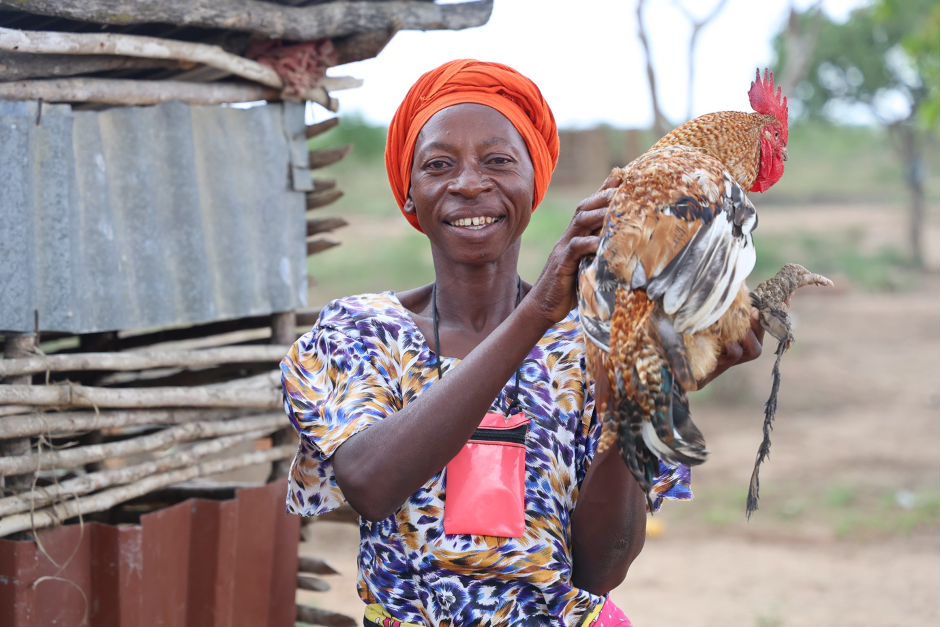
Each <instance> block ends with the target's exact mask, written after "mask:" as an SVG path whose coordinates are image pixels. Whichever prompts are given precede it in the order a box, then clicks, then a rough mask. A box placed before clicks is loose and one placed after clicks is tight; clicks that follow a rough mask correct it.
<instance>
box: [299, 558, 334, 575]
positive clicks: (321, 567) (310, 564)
mask: <svg viewBox="0 0 941 627" xmlns="http://www.w3.org/2000/svg"><path fill="white" fill-rule="evenodd" d="M297 570H298V572H301V573H313V574H315V575H339V574H340V572H339V571H338V570H336V569H335V568H334V567H333V566H331V565H330V564H328V563H327V562H326V561H325V560H324V559H322V558H320V557H311V556H309V555H301V556H300V557H299V558H298V562H297Z"/></svg>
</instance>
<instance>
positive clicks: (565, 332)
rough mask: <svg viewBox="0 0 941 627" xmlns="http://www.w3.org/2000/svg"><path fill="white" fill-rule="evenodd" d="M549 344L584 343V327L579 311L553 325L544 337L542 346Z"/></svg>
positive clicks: (574, 310) (570, 313)
mask: <svg viewBox="0 0 941 627" xmlns="http://www.w3.org/2000/svg"><path fill="white" fill-rule="evenodd" d="M547 342H574V343H576V344H579V345H581V344H582V343H583V338H582V327H581V324H580V323H579V320H578V309H573V310H572V311H570V312H569V313H568V315H567V316H565V317H564V318H562V320H560V321H559V322H556V323H555V324H554V325H552V326H551V327H550V328H549V330H548V331H547V332H546V334H545V335H544V336H543V338H542V341H541V342H540V344H545V343H547Z"/></svg>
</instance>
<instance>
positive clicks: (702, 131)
mask: <svg viewBox="0 0 941 627" xmlns="http://www.w3.org/2000/svg"><path fill="white" fill-rule="evenodd" d="M776 123H778V120H777V119H776V118H775V117H774V116H773V115H762V114H761V113H744V112H740V111H719V112H716V113H707V114H705V115H702V116H699V117H698V118H695V119H693V120H690V121H689V122H686V123H685V124H681V125H680V126H677V127H676V128H675V129H673V130H672V131H670V132H669V133H667V134H666V135H664V136H663V138H662V139H660V141H658V142H657V143H656V144H654V145H653V149H657V148H663V147H665V146H688V147H690V148H698V149H700V150H704V151H706V152H708V153H709V154H711V155H712V156H714V157H715V158H716V159H718V160H719V161H721V162H722V163H723V164H724V165H725V167H726V169H728V171H729V172H730V173H731V174H732V178H734V179H735V180H736V181H737V182H738V184H739V185H741V186H742V189H745V190H750V189H751V188H752V185H754V183H755V179H756V178H757V177H758V168H759V162H760V156H761V154H760V153H761V149H760V147H759V143H758V139H759V138H760V136H761V131H762V129H763V128H765V127H766V126H768V125H774V124H776Z"/></svg>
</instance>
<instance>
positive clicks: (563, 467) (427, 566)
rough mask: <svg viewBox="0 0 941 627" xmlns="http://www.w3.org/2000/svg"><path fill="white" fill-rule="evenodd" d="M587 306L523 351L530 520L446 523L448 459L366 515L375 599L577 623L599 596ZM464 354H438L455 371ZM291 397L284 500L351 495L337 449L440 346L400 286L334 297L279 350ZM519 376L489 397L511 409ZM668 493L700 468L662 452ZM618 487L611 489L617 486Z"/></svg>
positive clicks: (365, 566)
mask: <svg viewBox="0 0 941 627" xmlns="http://www.w3.org/2000/svg"><path fill="white" fill-rule="evenodd" d="M583 355H584V347H583V344H582V333H581V331H580V329H579V325H578V316H577V312H575V311H573V312H571V313H570V314H569V315H568V316H567V317H566V318H565V319H564V320H562V321H561V322H559V323H558V324H556V325H555V326H553V327H552V328H551V329H550V330H549V331H548V332H547V333H546V335H545V336H544V337H543V338H542V339H541V340H540V341H539V343H538V344H537V345H536V346H535V347H534V348H533V349H532V351H531V352H530V353H529V355H528V357H527V358H526V360H525V361H524V362H523V365H522V368H521V371H520V375H521V379H520V392H519V401H520V404H521V406H522V407H523V410H524V411H525V412H526V415H527V416H528V417H529V419H530V426H529V431H528V433H527V435H526V442H525V443H526V470H525V473H526V474H525V521H526V527H525V532H524V534H523V536H522V537H520V538H500V537H491V536H472V535H446V534H445V533H444V527H443V516H444V507H445V494H446V486H447V477H446V474H447V473H446V471H445V470H442V471H441V472H439V473H438V474H436V475H435V476H434V477H432V478H431V479H430V480H429V481H428V482H427V483H426V484H425V485H424V486H423V487H422V488H421V489H419V490H418V491H417V492H416V493H415V494H413V495H412V496H411V498H410V499H409V500H408V501H407V502H405V503H404V504H403V505H402V507H401V508H399V509H398V510H397V511H396V512H395V513H394V514H393V515H391V516H390V517H389V518H387V519H385V520H382V521H379V522H369V521H366V520H363V519H360V538H361V541H360V547H359V556H358V571H359V572H358V584H357V588H358V591H359V595H360V597H361V598H362V599H363V601H364V602H365V603H367V604H380V605H381V606H382V607H383V608H384V609H385V610H387V611H388V612H389V614H391V615H392V616H394V617H395V618H397V619H399V620H401V621H405V622H409V623H416V624H420V625H434V626H443V627H452V626H453V627H459V626H460V627H465V626H471V625H494V626H495V625H513V626H519V625H560V626H561V625H568V626H575V625H578V624H579V622H580V621H581V619H582V617H583V615H585V613H586V610H589V609H591V608H593V607H596V606H597V605H598V604H599V603H601V602H603V601H604V599H603V598H602V597H598V596H596V595H593V594H590V593H589V592H587V591H585V590H581V589H579V588H576V587H574V586H573V585H572V582H571V576H572V543H571V537H570V534H571V521H572V513H573V511H574V509H575V503H576V499H577V498H578V490H579V486H581V483H582V480H583V479H584V477H585V473H586V471H587V468H588V466H589V464H590V463H591V460H592V457H593V456H594V451H595V447H596V445H597V440H598V437H599V436H600V433H601V422H600V421H599V420H598V419H597V418H596V417H595V416H594V412H593V409H594V401H593V399H592V396H591V394H590V390H589V388H588V386H587V384H586V373H585V361H584V356H583ZM459 362H460V360H458V359H454V358H447V357H442V358H441V365H442V368H443V371H444V375H445V376H447V371H448V370H449V369H450V368H453V367H455V366H456V365H457V364H458V363H459ZM281 371H282V383H283V386H284V405H285V410H286V411H287V413H288V415H289V416H290V418H291V421H292V422H293V423H294V426H295V427H296V428H297V430H298V432H299V433H300V436H301V438H300V446H299V448H298V452H297V456H296V457H295V459H294V463H293V465H292V468H291V473H290V476H289V490H288V496H287V511H288V512H291V513H295V514H299V515H302V516H317V515H319V514H323V513H325V512H328V511H330V510H332V509H335V508H336V507H338V506H340V505H341V504H342V503H343V502H344V497H343V494H342V492H341V491H340V488H339V487H338V486H337V482H336V475H335V474H334V470H333V460H332V457H331V456H332V455H333V453H334V451H336V450H337V447H339V446H340V445H341V444H342V443H343V442H344V441H346V439H347V438H349V437H350V436H352V435H355V434H356V433H358V432H360V431H362V430H363V429H366V428H368V427H369V426H370V425H371V424H373V423H375V422H377V421H379V420H382V419H384V418H385V417H387V416H389V415H391V414H393V413H394V412H396V411H398V410H400V409H402V407H404V406H405V405H406V404H408V403H409V402H411V401H412V400H414V399H415V398H417V397H418V396H419V395H421V394H422V392H424V391H425V390H427V389H428V387H429V386H431V385H433V384H434V382H435V381H436V380H437V379H438V373H437V370H436V367H435V354H434V352H433V351H432V349H431V348H430V347H429V345H428V342H427V341H426V340H425V338H424V336H423V335H422V333H421V331H420V330H419V329H418V327H416V326H415V323H414V321H413V320H412V318H411V316H410V315H409V313H408V311H407V310H406V309H405V308H404V307H403V306H402V305H401V303H400V302H399V301H398V299H397V298H396V296H395V294H394V293H393V292H384V293H381V294H364V295H360V296H352V297H348V298H343V299H340V300H336V301H333V302H331V303H330V304H329V305H328V306H327V307H325V308H324V310H323V311H322V312H321V314H320V318H319V319H318V321H317V323H316V325H315V326H314V328H313V329H312V330H311V331H310V332H308V333H307V334H305V335H304V336H303V337H301V338H300V339H299V340H298V341H297V343H295V344H294V346H293V347H292V348H291V351H290V352H289V353H288V355H287V356H286V357H285V358H284V360H283V361H282V363H281ZM513 385H514V380H513V379H512V378H511V379H510V380H509V381H507V384H506V386H505V388H504V391H503V394H501V395H500V396H499V397H498V398H497V399H495V400H494V404H493V406H492V407H491V411H494V412H500V413H502V411H503V407H504V406H505V402H506V398H508V395H510V394H511V393H512V389H513ZM661 471H662V473H661V476H660V479H659V481H658V482H657V486H656V489H657V491H658V493H659V496H660V497H661V498H659V499H657V505H659V502H660V500H661V499H662V498H676V499H688V498H690V497H691V495H690V492H689V470H688V469H687V468H685V467H683V466H679V467H668V466H665V465H661ZM617 497H618V495H612V498H617Z"/></svg>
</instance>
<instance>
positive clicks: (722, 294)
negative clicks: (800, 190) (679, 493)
mask: <svg viewBox="0 0 941 627" xmlns="http://www.w3.org/2000/svg"><path fill="white" fill-rule="evenodd" d="M756 224H757V214H756V213H755V208H754V206H753V205H752V204H751V202H750V201H749V200H748V198H747V196H746V195H745V192H744V191H743V190H742V188H741V187H740V186H739V185H738V183H736V182H735V181H734V180H733V178H732V177H731V175H730V174H729V173H728V171H727V170H726V169H725V168H724V167H723V166H722V164H721V163H720V162H719V161H718V160H717V159H715V158H714V157H712V156H710V155H708V154H706V153H705V152H703V151H700V150H696V149H691V148H686V147H682V146H669V147H665V148H661V149H657V150H651V151H649V152H647V153H645V154H644V155H642V156H641V157H639V158H638V159H636V160H635V161H634V162H632V163H631V164H630V165H628V166H627V167H626V168H624V169H623V170H621V171H620V186H619V189H618V191H617V193H616V194H615V196H614V198H613V199H612V201H611V204H610V206H609V208H608V213H607V216H606V218H605V223H604V227H603V229H602V232H601V242H600V244H599V247H598V253H597V255H596V256H595V257H594V258H588V259H586V260H584V261H583V262H582V267H581V270H580V273H579V286H578V298H579V315H580V320H581V325H582V329H583V331H584V333H585V336H586V338H587V339H588V342H587V346H586V356H587V359H588V362H589V363H588V366H589V371H590V372H591V374H592V376H594V378H595V380H596V382H597V384H596V396H597V403H598V408H599V411H600V412H601V415H603V416H604V418H605V425H606V428H605V435H603V437H602V442H601V444H600V445H599V449H600V450H603V449H604V448H606V447H607V446H609V445H610V444H611V443H612V442H613V441H614V440H615V439H617V441H618V445H619V448H620V449H621V453H622V455H623V456H624V457H625V461H627V463H628V466H629V467H631V469H632V471H633V472H634V474H635V477H637V478H638V481H639V482H640V483H641V485H642V486H643V487H644V488H645V489H647V490H649V489H650V484H651V479H652V477H651V474H652V472H653V470H654V469H655V468H656V464H655V460H654V458H653V456H654V455H655V456H656V457H658V458H660V459H663V460H664V461H668V462H672V463H685V464H695V463H701V462H702V461H704V460H705V456H706V452H705V448H704V446H703V442H702V436H701V434H699V431H698V430H697V429H696V427H695V426H694V425H693V424H692V422H691V421H690V420H689V411H688V404H687V402H686V394H685V390H690V389H694V388H695V385H696V383H695V380H694V379H693V377H692V373H691V371H690V367H689V363H688V359H687V355H686V349H685V347H684V343H683V340H682V334H694V333H697V332H700V331H702V330H704V329H706V328H707V327H709V326H710V325H712V324H714V323H715V322H716V321H717V320H718V319H719V318H720V317H721V316H722V314H723V313H724V312H725V311H726V310H727V309H728V308H729V306H730V305H731V304H732V301H733V300H734V299H735V296H736V294H737V293H738V291H739V289H740V287H741V285H742V283H743V282H744V280H745V278H746V277H747V276H748V274H749V273H750V272H751V270H752V267H753V266H754V264H755V247H754V243H753V242H752V236H751V232H752V230H753V229H754V228H755V226H756ZM651 453H652V454H651Z"/></svg>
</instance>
